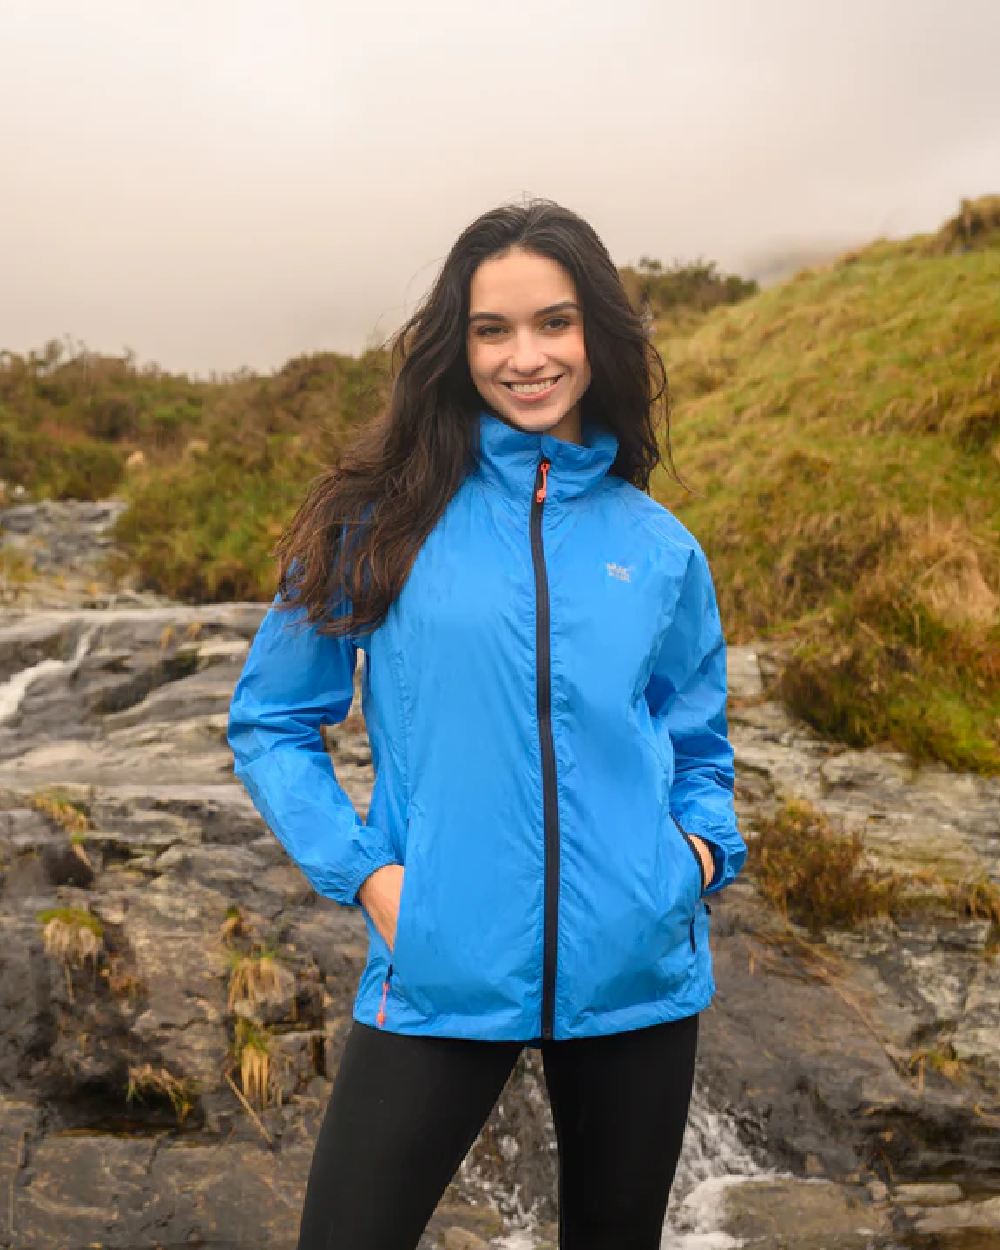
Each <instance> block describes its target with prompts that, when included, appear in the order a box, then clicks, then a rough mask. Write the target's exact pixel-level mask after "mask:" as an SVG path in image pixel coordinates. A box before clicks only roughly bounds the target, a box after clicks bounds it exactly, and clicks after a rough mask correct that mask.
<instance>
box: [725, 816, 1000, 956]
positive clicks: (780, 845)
mask: <svg viewBox="0 0 1000 1250" xmlns="http://www.w3.org/2000/svg"><path fill="white" fill-rule="evenodd" d="M747 867H748V869H749V871H750V872H751V874H752V875H753V877H754V878H755V880H756V882H757V885H758V887H759V888H760V891H761V893H762V894H763V895H764V897H765V898H766V899H767V900H768V901H769V902H770V903H771V904H772V906H774V907H775V908H776V909H777V910H778V911H779V912H780V913H781V914H782V915H783V916H784V917H785V918H786V919H790V920H793V921H795V922H796V923H797V924H800V925H803V926H804V927H805V928H807V929H809V930H810V932H811V933H812V935H813V936H818V935H821V934H822V933H823V932H824V931H825V930H827V929H850V928H855V927H857V926H858V925H861V924H863V923H864V922H865V921H867V920H870V919H872V918H875V917H887V918H891V919H894V920H899V919H902V918H904V917H906V916H913V915H920V914H925V915H928V916H933V917H935V918H938V919H940V918H951V919H955V918H958V919H982V920H987V921H989V926H990V933H989V935H988V938H987V947H988V948H992V947H994V946H995V945H996V939H997V936H998V933H1000V887H998V886H997V885H996V884H995V883H994V882H993V881H992V880H991V879H990V878H989V877H988V876H986V875H985V874H983V875H981V876H978V877H975V878H972V879H969V880H964V881H948V880H944V879H942V878H941V877H939V876H938V875H936V874H935V873H933V872H928V871H921V872H913V873H898V872H890V871H884V870H880V869H878V868H876V867H875V866H874V865H873V864H872V863H871V862H870V861H869V859H868V857H867V855H866V852H865V846H864V842H863V839H862V838H861V837H860V835H859V834H857V833H853V834H846V833H843V832H841V831H839V830H837V829H835V828H834V827H833V825H832V824H831V822H830V820H829V819H828V818H827V817H826V816H825V815H824V814H823V813H822V812H821V811H820V810H819V809H818V808H816V807H815V806H814V805H813V804H811V803H809V802H807V801H806V800H804V799H798V798H787V799H785V801H784V802H783V803H782V805H781V806H780V807H779V808H778V810H777V811H776V812H775V813H774V815H773V816H771V817H758V818H757V821H756V836H755V837H753V838H751V839H750V840H749V842H748V852H747Z"/></svg>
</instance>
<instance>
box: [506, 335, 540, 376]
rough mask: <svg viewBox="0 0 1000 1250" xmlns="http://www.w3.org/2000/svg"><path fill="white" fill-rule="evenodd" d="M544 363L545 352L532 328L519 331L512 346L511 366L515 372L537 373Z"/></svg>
mask: <svg viewBox="0 0 1000 1250" xmlns="http://www.w3.org/2000/svg"><path fill="white" fill-rule="evenodd" d="M544 364H545V353H544V352H543V351H542V350H541V347H540V345H539V343H538V341H537V340H536V338H535V335H534V333H533V332H532V331H531V330H530V329H524V330H520V331H518V332H517V334H515V336H514V342H513V346H512V347H511V355H510V368H511V369H512V370H513V371H514V372H515V373H536V372H537V371H538V370H539V369H540V368H541V367H542V366H543V365H544Z"/></svg>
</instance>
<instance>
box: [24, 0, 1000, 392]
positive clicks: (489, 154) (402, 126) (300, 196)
mask: <svg viewBox="0 0 1000 1250" xmlns="http://www.w3.org/2000/svg"><path fill="white" fill-rule="evenodd" d="M998 65H1000V3H998V0H836V3H830V2H828V0H827V2H824V3H819V2H818V0H683V3H681V2H679V0H649V2H645V0H492V2H490V3H477V2H476V0H421V3H419V4H417V3H414V2H413V0H380V2H379V3H377V4H375V5H372V6H367V5H365V4H363V3H362V0H351V3H349V4H348V3H343V2H342V0H280V2H279V0H169V2H166V0H142V3H136V0H127V2H126V0H87V3H82V2H81V0H67V2H64V3H59V4H57V3H53V2H52V0H0V152H2V165H0V170H2V172H0V348H8V349H12V350H15V351H22V352H23V351H27V350H28V349H30V348H33V347H34V348H41V346H42V345H43V344H44V342H45V341H46V340H47V339H49V338H59V337H62V336H64V335H70V336H71V337H72V338H73V339H74V340H82V341H83V342H84V343H85V344H86V345H87V346H88V347H90V348H92V349H94V350H97V351H105V352H112V353H120V352H121V351H123V350H124V349H125V348H126V347H128V348H131V349H132V350H134V351H135V352H136V354H137V356H138V358H139V359H140V360H142V361H156V362H158V363H159V364H161V365H162V366H164V367H166V368H170V369H183V370H187V371H189V372H193V373H200V374H208V373H209V372H210V371H212V370H217V371H229V370H233V369H236V368H238V367H240V366H241V365H248V366H250V367H252V368H255V369H260V370H268V369H271V368H274V367H276V366H278V365H280V364H281V363H282V362H283V361H285V360H286V359H288V358H289V357H290V356H293V355H296V354H298V353H299V352H303V351H314V350H318V349H322V348H333V349H336V350H342V351H357V350H360V349H361V348H362V347H363V346H364V345H365V344H366V343H370V342H373V341H376V340H381V339H384V338H385V337H386V336H387V335H388V334H390V333H391V332H392V331H393V330H394V329H395V328H396V327H397V326H398V325H399V323H400V322H401V321H402V320H403V318H404V317H405V316H406V315H407V314H408V313H409V312H410V311H412V309H413V307H414V304H415V303H416V302H417V300H418V299H419V298H420V297H421V295H422V294H423V293H424V292H425V290H426V288H427V286H428V285H429V283H430V281H431V279H432V278H433V275H434V273H435V272H436V270H437V267H438V266H439V265H440V262H441V261H442V259H443V258H444V255H445V253H446V252H447V250H448V248H449V247H450V245H451V243H452V242H453V240H454V238H455V237H456V235H457V234H458V232H459V231H460V230H461V229H462V228H463V227H464V226H465V225H466V224H467V223H468V222H469V221H471V220H472V219H473V218H474V217H476V216H477V215H478V214H479V213H481V212H483V211H484V210H486V209H488V208H491V207H493V206H494V205H496V204H498V203H501V202H503V201H506V200H512V199H513V200H518V199H521V198H523V197H524V196H526V195H544V196H547V197H549V198H552V199H555V200H558V201H560V202H562V203H564V204H566V205H568V206H569V207H571V208H573V209H575V210H576V211H577V212H579V213H581V214H582V215H583V216H585V217H587V218H588V219H589V220H590V221H591V222H592V223H593V225H594V226H595V228H596V229H597V231H598V233H599V234H600V235H601V237H602V238H603V239H604V241H605V243H606V244H607V246H608V248H609V250H610V252H611V254H612V256H613V257H614V258H615V260H616V261H617V262H618V263H619V264H624V263H627V262H630V261H635V260H636V259H638V257H639V256H640V255H642V254H643V253H645V254H648V255H652V256H657V257H660V258H661V259H662V260H664V261H669V260H671V259H674V258H678V259H692V258H694V257H696V256H703V257H706V258H712V259H715V260H717V261H718V262H719V263H720V264H721V265H722V266H723V267H725V268H727V269H734V270H737V271H739V272H742V273H751V274H760V273H762V272H764V271H765V270H766V269H767V267H768V266H769V265H770V264H771V263H772V262H773V261H774V258H775V257H779V258H780V257H786V256H788V255H789V254H793V255H802V256H804V257H809V256H813V255H821V254H825V253H828V252H830V251H831V250H833V251H836V250H839V249H840V248H842V247H845V246H850V245H852V244H853V243H855V242H858V241H864V240H867V239H870V238H873V237H875V236H877V235H889V236H899V235H905V234H910V233H913V232H915V231H920V230H929V229H934V228H936V227H937V226H938V225H939V224H940V223H941V222H942V221H943V220H944V219H945V218H947V217H949V216H951V215H953V213H954V212H955V210H956V209H957V206H958V201H959V199H960V197H961V196H963V195H968V196H973V195H980V194H984V193H989V192H994V193H995V192H1000V71H998V68H997V67H998Z"/></svg>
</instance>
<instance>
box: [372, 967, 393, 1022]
mask: <svg viewBox="0 0 1000 1250" xmlns="http://www.w3.org/2000/svg"><path fill="white" fill-rule="evenodd" d="M391 978H392V964H390V965H389V970H388V972H386V974H385V980H384V981H383V982H382V1002H381V1004H380V1005H379V1009H378V1015H377V1016H376V1017H375V1023H376V1024H377V1025H378V1027H379V1028H382V1026H383V1025H384V1024H385V999H386V995H387V994H388V993H389V981H390V980H391Z"/></svg>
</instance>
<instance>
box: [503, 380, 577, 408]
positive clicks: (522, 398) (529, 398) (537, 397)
mask: <svg viewBox="0 0 1000 1250" xmlns="http://www.w3.org/2000/svg"><path fill="white" fill-rule="evenodd" d="M564 376H565V374H562V373H560V374H558V376H557V377H556V379H555V381H554V382H553V383H552V385H551V386H549V387H546V389H545V390H544V391H538V392H537V393H536V394H534V395H519V394H518V393H517V391H514V390H511V387H510V385H509V384H508V383H507V382H501V383H500V385H501V386H502V387H503V389H504V390H505V391H506V392H507V394H508V395H510V396H511V397H512V398H513V399H516V400H517V402H518V403H519V404H538V403H543V402H544V401H545V400H546V399H548V397H549V396H550V395H551V394H552V392H553V391H554V390H555V389H556V387H557V386H558V385H559V383H560V382H561V381H562V380H563V378H564Z"/></svg>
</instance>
